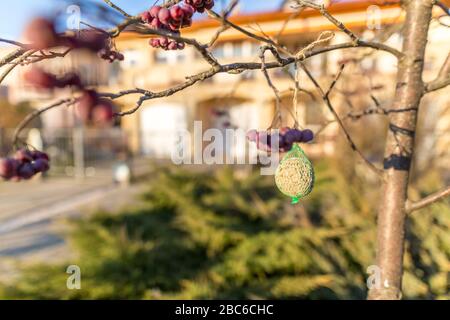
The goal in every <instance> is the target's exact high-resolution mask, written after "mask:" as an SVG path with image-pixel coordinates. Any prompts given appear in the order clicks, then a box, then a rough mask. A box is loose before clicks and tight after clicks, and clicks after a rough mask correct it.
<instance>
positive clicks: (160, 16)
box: [141, 5, 194, 50]
mask: <svg viewBox="0 0 450 320" xmlns="http://www.w3.org/2000/svg"><path fill="white" fill-rule="evenodd" d="M193 14H194V8H192V7H191V6H179V5H175V6H173V7H171V8H170V9H167V8H164V7H161V6H153V7H152V8H151V9H150V10H148V11H145V12H144V13H143V14H142V16H141V17H142V21H143V22H145V23H147V24H149V25H150V27H151V28H153V29H159V30H166V31H170V32H172V33H174V34H177V35H179V34H180V29H181V28H184V27H188V26H190V25H191V24H192V16H193ZM149 43H150V45H151V46H152V47H154V48H162V49H164V50H177V49H184V46H185V45H184V43H182V42H177V41H175V40H171V39H169V38H167V37H160V38H153V39H150V42H149Z"/></svg>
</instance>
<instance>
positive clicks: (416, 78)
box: [369, 0, 433, 300]
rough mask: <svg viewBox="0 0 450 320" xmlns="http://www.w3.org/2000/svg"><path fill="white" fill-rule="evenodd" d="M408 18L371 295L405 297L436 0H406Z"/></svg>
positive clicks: (387, 148) (387, 151)
mask: <svg viewBox="0 0 450 320" xmlns="http://www.w3.org/2000/svg"><path fill="white" fill-rule="evenodd" d="M403 3H404V6H405V10H406V21H405V26H404V30H403V49H402V51H403V53H404V54H405V56H404V57H403V58H402V59H401V60H400V61H399V66H398V73H397V84H396V92H395V97H394V101H393V105H392V110H393V112H391V113H390V114H389V130H388V136H387V140H386V146H385V157H384V177H385V181H384V182H383V186H382V199H381V203H380V208H379V211H378V235H377V266H378V267H379V268H380V271H381V274H380V276H381V286H378V287H373V288H371V289H370V291H369V299H371V300H376V299H390V300H392V299H400V298H401V284H402V275H403V247H404V240H405V239H404V234H405V232H404V227H405V219H406V212H405V203H406V199H407V188H408V180H409V170H410V167H411V160H412V157H413V149H414V135H415V132H416V122H417V112H418V108H419V104H420V100H421V98H422V96H423V92H424V83H423V81H422V71H423V65H424V53H425V48H426V45H427V35H428V28H429V24H430V20H431V11H432V7H433V5H432V0H409V1H408V0H407V1H404V2H403Z"/></svg>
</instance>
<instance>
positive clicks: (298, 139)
mask: <svg viewBox="0 0 450 320" xmlns="http://www.w3.org/2000/svg"><path fill="white" fill-rule="evenodd" d="M247 139H248V140H249V141H252V142H256V145H257V147H258V149H260V150H263V151H273V152H287V151H289V150H291V148H292V146H293V144H294V143H306V142H310V141H312V140H313V139H314V134H313V132H312V131H311V130H309V129H305V130H299V129H291V128H288V127H283V128H281V129H280V130H272V131H271V132H269V131H257V130H250V131H249V132H248V133H247ZM277 142H278V149H277V150H275V148H276V145H277Z"/></svg>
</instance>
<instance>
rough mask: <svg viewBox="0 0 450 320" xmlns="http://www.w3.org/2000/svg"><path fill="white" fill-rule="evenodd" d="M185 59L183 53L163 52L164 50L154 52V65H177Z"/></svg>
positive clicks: (179, 51)
mask: <svg viewBox="0 0 450 320" xmlns="http://www.w3.org/2000/svg"><path fill="white" fill-rule="evenodd" d="M186 58H187V56H186V53H185V51H181V50H178V51H164V50H156V51H155V62H156V63H161V64H163V63H168V64H177V63H180V62H183V61H185V60H186Z"/></svg>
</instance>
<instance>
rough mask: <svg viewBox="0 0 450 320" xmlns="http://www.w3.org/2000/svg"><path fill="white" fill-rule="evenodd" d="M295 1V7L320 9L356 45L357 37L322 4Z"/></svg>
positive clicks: (300, 0)
mask: <svg viewBox="0 0 450 320" xmlns="http://www.w3.org/2000/svg"><path fill="white" fill-rule="evenodd" d="M295 2H296V3H297V6H294V8H297V9H303V8H311V9H315V10H318V11H320V13H321V14H322V15H323V16H324V17H325V18H327V19H328V20H329V21H330V22H331V23H332V24H334V25H335V26H336V27H337V28H338V29H340V30H342V31H343V32H344V33H345V34H347V35H348V36H349V37H350V39H352V42H353V43H354V45H355V46H357V45H358V41H359V38H358V37H357V36H356V35H355V34H354V33H353V32H352V31H351V30H350V29H348V28H347V27H346V26H345V25H344V24H343V23H342V22H340V21H339V20H337V19H336V18H335V17H333V16H332V15H331V14H330V12H328V10H327V9H326V8H325V6H324V5H323V4H317V3H315V2H312V1H308V0H296V1H295Z"/></svg>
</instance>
